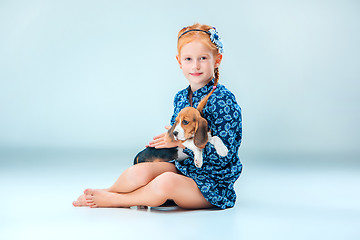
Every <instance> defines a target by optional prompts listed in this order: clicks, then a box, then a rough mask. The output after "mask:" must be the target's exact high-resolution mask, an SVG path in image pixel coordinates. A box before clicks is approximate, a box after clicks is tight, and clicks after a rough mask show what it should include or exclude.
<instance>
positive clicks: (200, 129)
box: [194, 117, 208, 148]
mask: <svg viewBox="0 0 360 240" xmlns="http://www.w3.org/2000/svg"><path fill="white" fill-rule="evenodd" d="M207 142H208V123H207V121H206V119H205V118H202V117H200V118H199V119H198V121H197V125H196V129H195V136H194V144H195V146H197V147H198V148H205V145H206V143H207Z"/></svg>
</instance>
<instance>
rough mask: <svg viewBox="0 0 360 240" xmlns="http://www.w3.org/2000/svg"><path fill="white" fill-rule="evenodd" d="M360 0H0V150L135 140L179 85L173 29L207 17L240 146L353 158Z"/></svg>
mask: <svg viewBox="0 0 360 240" xmlns="http://www.w3.org/2000/svg"><path fill="white" fill-rule="evenodd" d="M359 7H360V4H359V2H358V1H281V0H278V1H221V2H219V1H187V0H185V1H181V2H178V1H160V0H157V1H136V3H135V2H133V1H102V2H100V1H99V2H96V1H4V0H3V1H1V3H0V32H1V38H0V53H1V54H0V114H1V117H0V149H2V150H3V151H6V150H8V149H29V148H40V149H44V148H48V149H115V150H116V149H141V148H142V147H143V146H144V145H145V144H147V143H148V141H149V140H150V139H151V138H152V137H153V136H155V135H157V134H159V133H161V132H163V131H164V130H163V126H165V125H167V124H169V120H170V117H171V114H172V110H173V106H172V102H173V97H174V95H175V94H176V92H177V91H179V90H180V89H183V88H185V87H186V86H187V85H188V82H187V80H186V79H185V78H184V76H183V75H182V72H181V70H180V69H179V67H178V64H177V62H176V60H175V55H176V40H177V39H176V36H177V32H178V31H179V30H180V29H181V28H182V27H184V26H186V25H191V24H193V23H195V22H200V23H205V24H209V25H213V26H215V27H216V28H217V29H218V31H219V34H220V36H221V37H222V38H223V41H224V46H225V53H224V60H223V62H222V65H221V66H220V81H221V83H222V84H224V85H225V86H226V87H228V88H229V89H230V90H231V91H232V92H233V93H234V94H235V95H236V98H237V101H238V103H239V104H240V106H241V107H242V110H243V128H244V130H243V131H244V139H243V144H242V147H241V151H240V154H241V152H242V153H244V154H246V153H249V154H252V153H265V154H270V153H271V154H280V155H281V154H309V155H314V154H315V155H318V154H321V155H324V154H325V155H334V154H335V155H344V154H346V155H352V156H354V155H355V156H358V155H359V141H358V136H359V127H358V123H359V120H360V119H359V116H360V115H359V110H358V109H359V108H358V102H359V98H360V95H359V94H358V91H359V76H360V68H359V66H360V57H359V56H360V47H359V42H360V26H359V25H360V15H359V9H360V8H359Z"/></svg>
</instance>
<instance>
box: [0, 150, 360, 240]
mask: <svg viewBox="0 0 360 240" xmlns="http://www.w3.org/2000/svg"><path fill="white" fill-rule="evenodd" d="M133 155H134V153H133V152H132V151H128V152H125V153H124V152H108V153H107V152H99V153H97V152H90V153H89V152H86V151H84V152H79V151H76V152H57V151H23V152H22V151H20V152H19V151H16V152H11V151H7V152H3V153H1V154H0V157H1V159H0V191H1V193H2V196H1V197H0V239H2V240H10V239H16V240H17V239H51V240H55V239H61V240H64V239H69V240H71V239H86V240H89V239H197V240H198V239H346V240H351V239H354V240H355V239H360V230H359V226H360V191H359V190H360V188H359V186H360V166H359V165H358V164H357V163H353V164H344V163H343V162H342V163H341V164H339V163H340V162H339V161H340V160H338V161H331V162H329V161H326V160H316V161H312V160H309V159H305V157H303V158H302V157H300V156H299V157H298V159H299V161H287V160H286V159H283V160H279V159H274V157H268V159H266V157H264V156H262V157H259V156H257V157H246V158H243V160H242V162H243V164H244V171H243V174H242V176H241V177H240V178H239V180H238V181H237V183H236V191H237V195H238V200H237V203H236V206H235V207H234V208H232V209H228V210H197V211H187V210H182V209H179V208H177V207H160V208H149V209H138V208H136V207H133V208H129V209H126V208H116V209H89V208H75V207H73V206H72V204H71V203H72V201H73V200H75V199H76V198H77V197H78V195H79V194H81V192H82V190H83V189H85V188H87V187H92V188H104V187H107V186H109V185H110V184H111V183H112V182H113V181H114V180H116V179H117V177H118V175H119V173H121V172H122V171H123V170H124V169H126V168H127V167H128V166H130V164H131V161H132V159H131V158H132V157H131V156H133ZM290 162H296V164H294V163H290Z"/></svg>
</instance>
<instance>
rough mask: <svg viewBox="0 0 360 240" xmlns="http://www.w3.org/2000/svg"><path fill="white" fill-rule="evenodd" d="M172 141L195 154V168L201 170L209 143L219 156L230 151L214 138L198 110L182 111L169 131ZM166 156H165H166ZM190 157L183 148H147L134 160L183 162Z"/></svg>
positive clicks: (189, 108)
mask: <svg viewBox="0 0 360 240" xmlns="http://www.w3.org/2000/svg"><path fill="white" fill-rule="evenodd" d="M168 137H169V138H170V139H171V141H177V140H178V141H181V142H182V144H183V145H184V146H185V147H187V148H188V149H190V150H192V151H193V153H194V163H195V166H196V167H198V168H200V167H201V166H202V164H203V158H202V153H203V149H204V148H205V145H206V143H207V142H210V143H211V144H212V145H214V147H215V150H216V152H217V153H218V154H219V156H222V157H224V156H226V155H227V154H228V149H227V148H226V146H225V145H224V143H223V142H222V140H221V139H220V138H219V137H217V136H212V135H211V133H210V131H209V129H208V123H207V121H206V119H205V118H203V117H202V116H201V114H200V112H199V110H197V109H196V108H193V107H186V108H184V109H183V110H181V111H180V113H179V114H178V116H177V117H176V119H175V123H174V125H173V126H172V127H171V128H170V129H169V131H168ZM164 155H165V156H164ZM187 157H188V156H187V155H186V154H185V153H183V152H182V149H181V148H167V149H166V148H165V149H155V148H146V149H145V150H143V151H141V152H140V153H139V154H138V155H137V156H136V157H135V159H134V164H137V163H140V162H153V161H171V160H178V161H182V160H184V159H186V158H187Z"/></svg>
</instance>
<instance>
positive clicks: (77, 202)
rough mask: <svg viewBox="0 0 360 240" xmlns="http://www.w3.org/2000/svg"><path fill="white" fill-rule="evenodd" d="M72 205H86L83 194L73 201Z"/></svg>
mask: <svg viewBox="0 0 360 240" xmlns="http://www.w3.org/2000/svg"><path fill="white" fill-rule="evenodd" d="M73 205H74V207H85V206H87V205H86V199H85V194H82V195H81V196H80V197H78V199H77V200H76V201H74V202H73Z"/></svg>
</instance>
